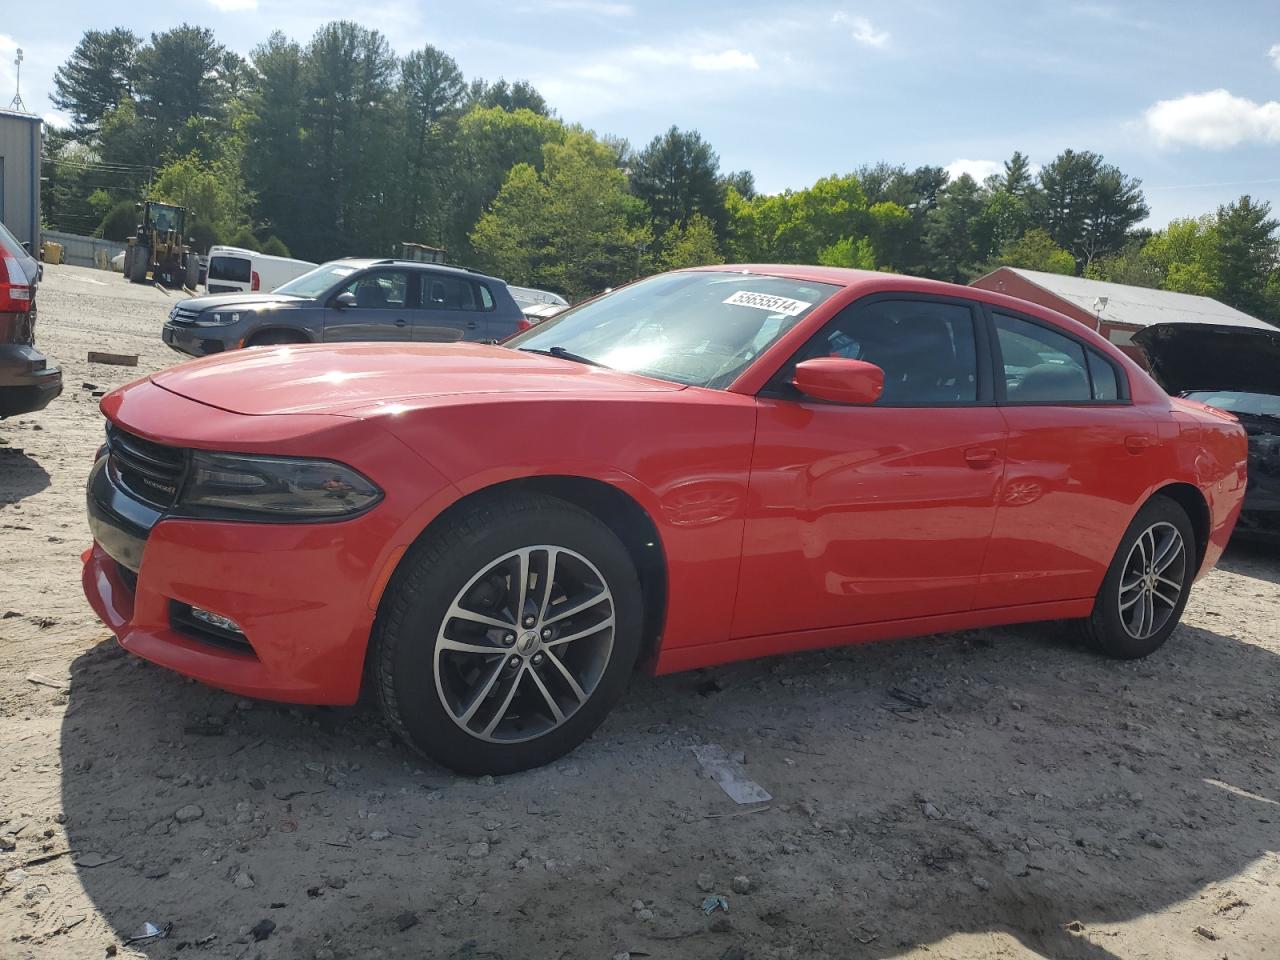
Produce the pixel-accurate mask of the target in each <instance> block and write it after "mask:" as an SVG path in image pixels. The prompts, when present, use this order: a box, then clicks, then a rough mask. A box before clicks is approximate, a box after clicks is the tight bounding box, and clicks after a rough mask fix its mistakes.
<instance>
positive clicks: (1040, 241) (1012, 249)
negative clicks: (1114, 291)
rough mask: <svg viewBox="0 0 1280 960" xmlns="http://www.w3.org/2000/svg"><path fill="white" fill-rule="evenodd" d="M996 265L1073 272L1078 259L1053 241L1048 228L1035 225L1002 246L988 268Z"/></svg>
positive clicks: (1054, 271) (1047, 271) (1053, 271)
mask: <svg viewBox="0 0 1280 960" xmlns="http://www.w3.org/2000/svg"><path fill="white" fill-rule="evenodd" d="M996 267H1021V268H1023V269H1024V270H1042V271H1044V272H1045V273H1062V274H1072V273H1075V272H1076V260H1075V257H1073V256H1071V254H1070V253H1069V252H1067V251H1066V250H1063V249H1062V248H1061V247H1060V246H1058V245H1057V244H1056V243H1054V242H1053V237H1051V236H1049V232H1048V231H1047V230H1045V229H1043V228H1041V227H1035V228H1034V229H1031V230H1028V231H1027V232H1026V233H1024V234H1023V235H1022V236H1021V237H1019V238H1017V239H1016V240H1011V241H1009V242H1007V243H1005V244H1004V246H1002V247H1001V248H1000V253H999V255H998V256H997V257H996V258H995V259H994V260H993V261H992V262H991V263H990V264H989V265H988V267H987V269H988V270H991V269H994V268H996ZM1100 279H1101V278H1100Z"/></svg>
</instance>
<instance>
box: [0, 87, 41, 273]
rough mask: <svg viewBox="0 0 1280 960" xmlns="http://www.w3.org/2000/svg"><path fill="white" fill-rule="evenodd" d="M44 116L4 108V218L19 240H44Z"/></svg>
mask: <svg viewBox="0 0 1280 960" xmlns="http://www.w3.org/2000/svg"><path fill="white" fill-rule="evenodd" d="M40 122H41V121H40V118H39V117H37V116H36V115H35V114H32V113H14V112H13V111H11V110H0V222H3V223H4V225H5V226H6V227H8V228H9V232H10V233H12V234H13V235H14V236H15V237H17V238H18V239H19V240H21V241H23V242H25V243H29V244H31V249H32V251H33V252H34V251H35V250H36V249H37V248H38V247H39V244H40V134H41V128H40Z"/></svg>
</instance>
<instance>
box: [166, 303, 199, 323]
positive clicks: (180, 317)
mask: <svg viewBox="0 0 1280 960" xmlns="http://www.w3.org/2000/svg"><path fill="white" fill-rule="evenodd" d="M198 316H200V311H199V310H193V309H192V308H191V307H184V306H182V304H178V306H176V307H174V308H173V313H171V314H170V317H171V318H172V319H173V320H175V321H176V322H178V323H195V321H196V317H198Z"/></svg>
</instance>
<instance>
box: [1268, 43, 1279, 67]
mask: <svg viewBox="0 0 1280 960" xmlns="http://www.w3.org/2000/svg"><path fill="white" fill-rule="evenodd" d="M1267 56H1268V57H1270V58H1271V65H1272V66H1273V67H1275V68H1276V69H1277V70H1280V43H1273V44H1272V45H1271V49H1270V50H1268V51H1267Z"/></svg>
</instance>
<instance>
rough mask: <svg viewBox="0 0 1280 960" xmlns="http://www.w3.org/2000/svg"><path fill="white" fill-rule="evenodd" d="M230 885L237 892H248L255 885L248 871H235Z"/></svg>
mask: <svg viewBox="0 0 1280 960" xmlns="http://www.w3.org/2000/svg"><path fill="white" fill-rule="evenodd" d="M231 883H232V885H233V886H235V887H236V889H238V890H248V889H250V888H252V887H253V886H254V885H255V884H254V882H253V875H252V874H251V873H249V871H248V870H236V872H235V875H234V876H232V878H231Z"/></svg>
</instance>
